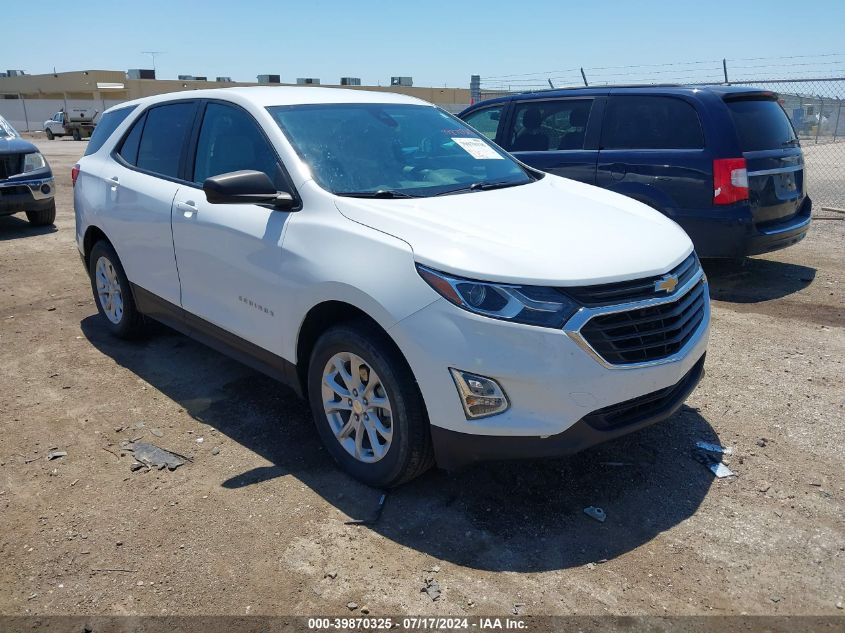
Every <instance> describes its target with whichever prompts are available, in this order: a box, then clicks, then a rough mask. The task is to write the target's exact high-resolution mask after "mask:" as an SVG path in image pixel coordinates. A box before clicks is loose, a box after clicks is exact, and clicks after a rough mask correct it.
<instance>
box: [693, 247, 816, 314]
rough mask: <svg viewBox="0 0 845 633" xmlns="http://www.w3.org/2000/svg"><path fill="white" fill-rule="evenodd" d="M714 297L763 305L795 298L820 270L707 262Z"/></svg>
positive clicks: (755, 262)
mask: <svg viewBox="0 0 845 633" xmlns="http://www.w3.org/2000/svg"><path fill="white" fill-rule="evenodd" d="M702 266H703V268H704V272H706V273H707V280H708V282H709V284H710V297H711V298H712V299H715V300H717V301H728V302H732V303H759V302H761V301H771V300H772V299H780V298H782V297H786V296H788V295H791V294H793V293H795V292H798V291H799V290H802V289H804V288H806V287H807V286H809V285H810V284H811V283H812V282H813V279H815V276H816V269H815V268H811V267H809V266H801V265H800V264H790V263H787V262H778V261H772V260H770V259H755V258H752V257H746V258H745V259H742V260H730V259H710V260H707V259H705V260H703V261H702Z"/></svg>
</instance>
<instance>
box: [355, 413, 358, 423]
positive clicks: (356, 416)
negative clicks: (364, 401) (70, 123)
mask: <svg viewBox="0 0 845 633" xmlns="http://www.w3.org/2000/svg"><path fill="white" fill-rule="evenodd" d="M358 419H359V418H358V414H357V413H356V414H355V421H356V422H357V421H358Z"/></svg>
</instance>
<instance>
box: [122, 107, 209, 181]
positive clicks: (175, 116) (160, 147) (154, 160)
mask: <svg viewBox="0 0 845 633" xmlns="http://www.w3.org/2000/svg"><path fill="white" fill-rule="evenodd" d="M195 110H196V105H195V103H193V102H184V103H171V104H167V105H162V106H156V107H154V108H151V109H150V110H149V111H148V112H147V114H146V122H145V123H144V129H143V132H142V133H141V137H140V140H139V143H138V152H137V153H138V156H137V160H136V161H135V163H134V164H135V165H136V166H137V167H138V169H143V170H145V171H149V172H153V173H155V174H160V175H162V176H168V177H170V178H178V176H179V161H180V159H181V157H182V151H183V149H184V147H185V142H186V140H187V138H188V134H190V132H191V126H192V125H193V122H194V113H195ZM136 127H137V124H136ZM134 131H135V130H134V128H133V130H132V132H133V133H134ZM130 137H131V133H130ZM130 137H127V139H126V140H127V141H128V140H129V138H130ZM125 145H126V142H124V146H125ZM121 155H122V154H121ZM128 162H130V163H131V162H132V161H128Z"/></svg>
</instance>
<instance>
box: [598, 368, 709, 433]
mask: <svg viewBox="0 0 845 633" xmlns="http://www.w3.org/2000/svg"><path fill="white" fill-rule="evenodd" d="M703 373H704V356H702V357H701V359H700V360H699V361H698V362H697V363H696V364H695V365H694V366H693V368H692V369H690V370H689V371H688V372H687V373H686V375H685V376H684V377H683V378H681V380H680V381H678V382H677V383H676V384H674V385H670V386H669V387H666V388H665V389H659V390H657V391H653V392H651V393H647V394H646V395H644V396H639V397H637V398H632V399H631V400H626V401H625V402H620V403H618V404H612V405H610V406H609V407H604V408H603V409H599V410H597V411H593V412H592V413H591V414H589V415H588V416H586V417H585V418H584V421H585V422H587V424H589V425H590V426H592V427H593V428H595V429H598V430H600V431H611V430H613V429H617V428H620V427H623V426H628V425H631V424H636V423H637V422H641V421H642V420H645V419H646V418H650V417H652V416H655V415H659V414H660V413H663V412H668V411H671V410H672V409H673V408H674V407H676V406H678V405H680V404H681V402H683V401H684V400H685V399H686V397H687V395H688V394H689V392H691V391H692V389H693V388H694V387H695V385H696V384H698V381H699V379H700V378H701V376H702V374H703Z"/></svg>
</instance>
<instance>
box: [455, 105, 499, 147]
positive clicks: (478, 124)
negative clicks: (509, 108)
mask: <svg viewBox="0 0 845 633" xmlns="http://www.w3.org/2000/svg"><path fill="white" fill-rule="evenodd" d="M504 107H505V104H501V105H497V106H492V107H489V108H484V109H482V110H476V111H475V112H470V113H469V114H468V115H466V116H465V117H464V121H466V122H467V123H468V124H469V125H471V126H472V127H474V128H475V129H476V130H478V131H479V132H481V133H482V134H483V135H484V136H486V137H487V138H489V139H490V140H491V141H495V140H496V133H497V132H498V131H499V123H500V122H501V120H502V110H503V109H504Z"/></svg>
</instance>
